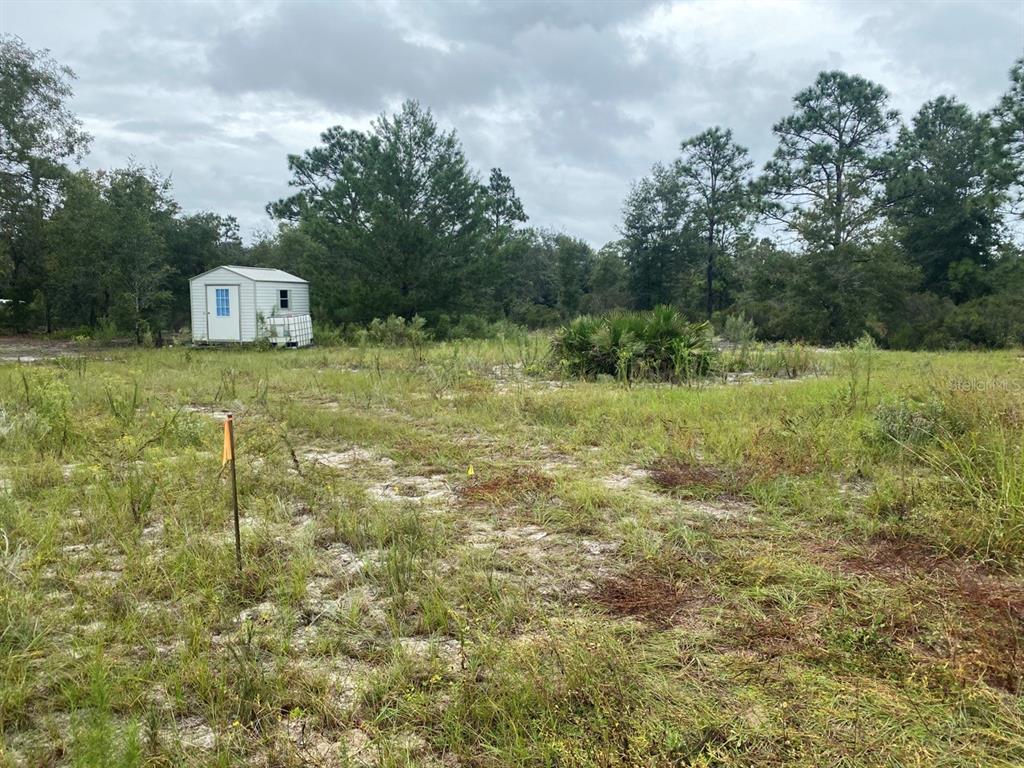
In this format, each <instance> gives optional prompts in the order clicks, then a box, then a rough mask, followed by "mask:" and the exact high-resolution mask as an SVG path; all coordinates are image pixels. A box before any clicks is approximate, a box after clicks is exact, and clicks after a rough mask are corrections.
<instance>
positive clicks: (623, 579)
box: [593, 567, 708, 628]
mask: <svg viewBox="0 0 1024 768" xmlns="http://www.w3.org/2000/svg"><path fill="white" fill-rule="evenodd" d="M593 599H594V601H595V602H596V603H597V604H598V605H600V606H601V607H602V608H603V609H604V610H606V611H607V612H608V613H610V614H612V615H613V616H621V617H629V618H634V619H640V620H642V621H645V622H647V623H649V624H653V625H655V626H658V627H661V628H665V627H670V626H678V625H680V624H684V623H687V622H688V621H692V620H693V618H694V617H695V616H696V614H697V613H698V612H699V610H700V608H701V607H702V606H704V605H706V604H707V602H708V594H707V592H706V591H705V590H704V589H703V588H701V587H699V586H695V585H685V586H684V585H681V584H678V583H676V582H673V581H672V580H670V579H668V578H666V577H665V576H662V575H659V574H656V573H654V572H652V571H650V570H648V569H645V568H642V567H641V568H634V569H633V570H631V571H629V572H628V573H625V574H623V575H621V576H615V577H613V578H610V579H606V580H605V581H603V582H602V583H601V584H599V585H598V587H597V589H595V590H594V592H593Z"/></svg>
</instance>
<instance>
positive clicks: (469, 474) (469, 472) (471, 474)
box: [466, 464, 476, 477]
mask: <svg viewBox="0 0 1024 768" xmlns="http://www.w3.org/2000/svg"><path fill="white" fill-rule="evenodd" d="M475 474H476V472H474V471H473V465H472V464H470V465H469V469H467V470H466V476H467V477H472V476H473V475H475Z"/></svg>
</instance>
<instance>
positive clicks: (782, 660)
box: [0, 336, 1024, 767]
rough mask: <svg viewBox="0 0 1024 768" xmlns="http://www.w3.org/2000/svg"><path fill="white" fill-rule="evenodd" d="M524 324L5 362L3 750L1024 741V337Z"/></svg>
mask: <svg viewBox="0 0 1024 768" xmlns="http://www.w3.org/2000/svg"><path fill="white" fill-rule="evenodd" d="M546 343H547V341H546V339H544V338H543V337H536V336H535V337H530V338H528V339H518V340H515V341H512V342H487V341H463V342H458V343H451V344H436V345H417V346H414V347H405V348H391V347H374V346H364V347H353V348H336V349H307V350H299V351H287V352H283V351H282V352H257V351H253V350H228V349H224V350H191V349H166V350H125V349H117V350H93V351H91V352H89V354H87V355H83V356H81V357H77V358H64V359H60V360H55V361H43V362H37V363H33V364H25V365H19V364H3V365H0V765H4V766H5V765H11V766H15V765H17V766H22V765H24V766H49V765H69V766H111V765H115V766H142V765H146V766H172V765H173V766H178V765H185V766H206V765H220V766H232V765H239V766H241V765H250V764H253V763H258V764H268V765H275V766H302V765H314V766H316V765H324V766H336V765H366V764H375V765H379V766H404V765H439V766H440V765H445V766H447V765H465V766H481V767H485V766H486V767H490V766H549V765H565V766H570V765H572V766H602V767H604V766H638V765H641V766H662V765H664V766H669V765H693V766H728V765H735V766H744V765H779V766H782V765H787V766H789V765H796V766H820V765H843V766H873V765H929V766H931V765H945V766H975V765H986V766H988V765H1006V766H1010V765H1019V764H1021V763H1022V762H1024V715H1022V712H1024V709H1022V707H1021V693H1020V692H1021V688H1022V680H1021V678H1022V673H1024V668H1022V659H1024V651H1022V649H1021V646H1022V642H1021V640H1022V623H1024V578H1022V575H1021V572H1022V568H1024V536H1022V529H1021V525H1022V521H1024V453H1022V448H1021V434H1022V430H1024V417H1022V416H1021V409H1020V391H1021V388H1022V387H1024V372H1022V371H1021V362H1020V359H1019V354H1018V353H1017V352H998V353H988V354H980V353H948V354H923V353H913V354H911V353H888V352H881V351H878V350H875V349H873V348H870V347H869V346H867V345H863V344H862V345H859V346H858V347H855V348H851V349H844V350H811V349H808V348H805V347H764V346H747V347H745V348H735V349H730V350H726V351H724V352H722V353H721V355H720V358H719V360H718V362H717V363H716V366H717V367H716V371H717V372H713V375H712V376H710V377H708V378H704V379H699V380H694V381H691V382H690V383H688V384H686V385H684V386H672V385H668V384H656V383H643V382H640V381H632V382H631V385H630V386H625V385H624V384H620V383H617V382H615V381H612V380H603V381H585V380H575V379H562V378H560V375H559V373H558V370H557V365H554V364H552V363H549V362H548V360H547V359H546V358H545V356H544V353H543V350H544V348H545V347H546ZM737 374H741V375H737ZM222 411H231V412H233V413H235V414H236V422H237V427H236V431H237V435H238V455H239V460H238V467H237V469H238V483H239V495H240V502H241V506H242V509H243V513H244V514H243V525H242V536H243V552H244V560H245V565H244V569H243V572H242V573H241V574H239V573H237V572H236V570H235V564H234V552H233V539H232V532H231V521H230V512H229V506H228V504H229V495H228V494H229V488H228V485H227V483H226V478H225V476H224V473H223V472H222V471H221V467H220V446H221V425H220V422H219V421H218V418H217V415H216V414H217V412H222ZM470 466H472V467H473V469H474V473H473V474H472V475H469V474H468V468H469V467H470Z"/></svg>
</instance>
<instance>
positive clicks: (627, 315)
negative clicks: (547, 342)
mask: <svg viewBox="0 0 1024 768" xmlns="http://www.w3.org/2000/svg"><path fill="white" fill-rule="evenodd" d="M552 351H553V353H554V355H555V357H556V359H558V360H559V361H560V362H561V364H562V366H563V367H564V368H565V369H566V370H567V371H568V372H569V373H570V374H572V375H574V376H581V377H583V378H593V377H595V376H599V375H602V374H604V375H609V376H616V377H618V378H619V379H622V380H624V381H632V380H635V379H653V380H658V381H689V380H691V379H694V378H698V377H701V376H706V375H708V374H709V373H710V372H711V366H712V362H713V361H714V358H715V350H714V347H713V346H712V343H711V329H710V326H709V325H708V324H707V323H688V322H686V321H685V320H684V319H683V318H682V317H681V316H680V315H679V313H678V312H677V311H676V310H674V309H672V308H671V307H664V306H661V307H655V308H654V309H653V310H651V311H649V312H615V313H612V314H610V315H606V316H604V317H591V316H588V315H584V316H582V317H578V318H576V319H575V320H573V321H572V322H570V323H569V324H568V325H566V326H563V327H562V328H561V329H560V330H559V331H558V332H557V333H556V334H555V338H554V340H553V341H552Z"/></svg>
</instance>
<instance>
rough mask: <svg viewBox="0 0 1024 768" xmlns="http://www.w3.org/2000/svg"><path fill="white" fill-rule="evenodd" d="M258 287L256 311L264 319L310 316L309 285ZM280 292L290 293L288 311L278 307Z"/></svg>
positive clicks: (258, 285)
mask: <svg viewBox="0 0 1024 768" xmlns="http://www.w3.org/2000/svg"><path fill="white" fill-rule="evenodd" d="M255 285H256V311H257V312H259V313H261V314H262V315H263V316H264V317H272V316H275V315H276V316H278V317H284V316H287V315H308V314H309V285H307V284H306V283H264V282H258V283H255ZM280 291H288V309H281V308H280V307H279V306H278V298H279V296H280Z"/></svg>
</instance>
